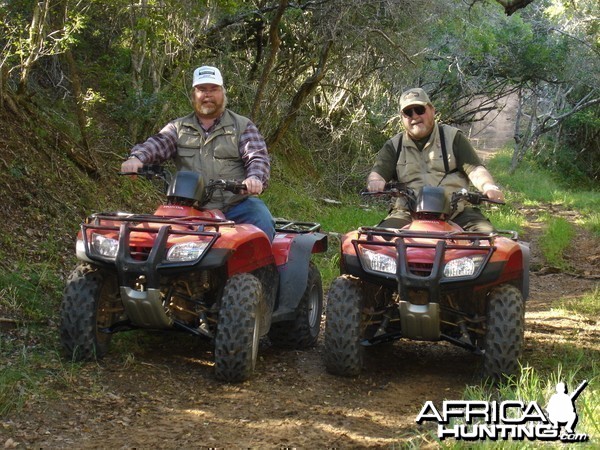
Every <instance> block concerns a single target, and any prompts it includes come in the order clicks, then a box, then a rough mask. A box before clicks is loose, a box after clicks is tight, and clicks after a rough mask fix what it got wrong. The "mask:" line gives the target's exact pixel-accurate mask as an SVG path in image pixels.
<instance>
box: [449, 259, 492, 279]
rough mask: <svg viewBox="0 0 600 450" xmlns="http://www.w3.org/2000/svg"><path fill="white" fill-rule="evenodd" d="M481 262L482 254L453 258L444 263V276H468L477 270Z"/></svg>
mask: <svg viewBox="0 0 600 450" xmlns="http://www.w3.org/2000/svg"><path fill="white" fill-rule="evenodd" d="M482 263H483V256H481V255H477V256H466V257H464V258H458V259H453V260H452V261H448V262H447V263H446V267H444V276H445V277H446V278H457V277H469V276H471V275H473V274H475V272H477V271H478V270H479V267H481V264H482Z"/></svg>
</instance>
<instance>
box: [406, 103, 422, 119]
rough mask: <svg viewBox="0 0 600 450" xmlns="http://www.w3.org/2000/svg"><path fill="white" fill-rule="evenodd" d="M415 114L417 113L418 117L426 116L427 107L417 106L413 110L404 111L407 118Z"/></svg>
mask: <svg viewBox="0 0 600 450" xmlns="http://www.w3.org/2000/svg"><path fill="white" fill-rule="evenodd" d="M413 112H414V113H417V115H418V116H422V115H423V114H425V106H423V105H417V106H413V107H412V108H405V109H403V110H402V114H404V115H405V116H406V117H412V116H413Z"/></svg>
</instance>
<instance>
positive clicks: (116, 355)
mask: <svg viewBox="0 0 600 450" xmlns="http://www.w3.org/2000/svg"><path fill="white" fill-rule="evenodd" d="M528 214H529V215H530V217H531V220H532V223H531V227H530V228H528V230H527V233H526V234H525V236H524V238H525V240H528V241H530V242H531V243H532V252H533V260H534V268H535V270H536V271H535V272H533V273H532V274H531V296H530V299H529V301H528V306H527V313H526V333H525V334H526V336H525V337H526V343H525V349H524V356H523V360H524V363H525V364H529V365H531V366H533V367H536V364H537V362H538V361H540V360H542V359H543V358H545V356H546V355H547V354H548V353H551V352H560V351H561V350H563V347H564V346H573V345H581V346H587V347H588V348H595V349H596V350H597V351H598V352H599V356H600V349H599V344H598V342H600V339H599V338H600V327H599V325H598V323H597V322H595V321H584V320H582V319H581V318H577V317H572V318H564V317H558V316H557V315H556V314H555V313H554V312H553V311H551V309H550V305H551V303H552V302H553V301H555V300H557V299H558V298H561V297H565V296H577V295H581V294H582V293H584V292H586V291H589V290H591V289H592V288H593V287H594V286H597V285H598V277H600V267H599V266H600V265H599V264H598V261H599V260H600V245H599V244H600V242H597V241H596V242H595V243H592V244H591V243H590V241H589V239H590V237H589V236H587V235H585V234H584V231H582V230H578V233H579V234H578V236H579V237H580V238H579V237H578V239H576V240H575V244H574V247H573V248H572V249H570V251H569V254H568V255H567V257H568V258H569V262H570V263H571V264H572V266H573V268H574V269H573V272H574V273H573V274H571V275H567V274H563V273H553V270H550V269H549V268H546V267H545V266H544V262H543V260H541V258H540V256H539V252H538V250H537V246H536V236H537V235H538V234H539V232H540V229H539V227H536V223H535V219H536V214H537V211H533V210H532V211H529V212H528ZM590 249H592V250H590ZM594 249H595V250H594ZM590 252H591V253H590ZM117 345H118V346H119V347H121V349H122V348H123V347H126V351H123V350H121V351H118V352H117V351H115V352H112V353H109V355H108V356H107V357H106V358H105V359H104V360H103V361H102V362H101V363H98V364H88V365H85V366H84V368H83V370H76V371H70V370H69V367H68V366H67V365H65V366H64V370H63V371H59V372H57V373H55V374H53V377H51V378H50V379H49V381H48V383H49V387H52V388H53V389H57V390H58V391H60V392H61V397H60V398H54V397H48V396H45V395H44V394H43V392H41V393H40V395H39V396H36V397H34V398H32V399H31V400H30V401H29V402H28V403H27V404H26V405H25V406H24V408H23V410H22V411H21V412H19V413H18V414H13V415H11V417H4V418H2V419H1V420H0V445H4V446H5V447H6V448H12V447H15V448H79V449H94V448H98V449H99V448H103V449H105V448H114V449H119V448H168V449H171V448H172V449H175V448H202V447H220V448H223V447H225V448H231V447H235V448H242V447H256V448H265V447H268V448H274V447H279V448H281V447H300V448H317V447H318V448H331V447H339V448H369V447H371V448H382V447H383V448H390V447H392V446H404V445H406V444H408V443H409V442H410V441H411V440H413V439H416V438H417V435H419V434H423V433H426V432H428V431H429V430H430V428H428V427H420V426H417V425H416V424H415V417H416V416H417V414H418V412H419V411H420V409H421V407H422V406H423V404H424V402H425V401H426V400H432V401H434V402H436V403H439V402H441V401H442V400H443V399H460V398H462V394H463V391H464V389H465V387H466V386H467V385H469V384H471V383H477V381H478V379H477V370H476V367H477V365H478V358H477V357H476V356H474V355H472V354H470V353H468V352H467V351H465V350H462V349H459V348H457V347H454V346H451V345H449V344H445V343H442V344H438V343H435V344H432V343H417V342H404V341H400V342H396V343H395V344H394V345H392V346H389V347H386V348H374V349H373V351H372V352H369V354H368V356H367V359H366V362H365V370H364V371H363V374H362V375H360V376H359V377H356V378H353V379H345V378H338V377H334V376H331V375H328V374H327V373H325V370H324V367H323V364H322V362H321V349H322V342H320V343H319V345H318V346H317V347H316V348H315V349H312V350H309V351H302V352H300V351H285V350H279V349H275V348H273V347H270V346H269V345H268V342H264V343H263V344H262V346H261V350H260V353H259V355H260V361H259V363H258V366H257V370H256V376H255V377H254V378H252V379H251V380H250V381H248V382H245V383H242V384H236V385H228V384H222V383H219V382H216V381H215V380H214V378H213V368H212V360H213V358H212V350H211V347H210V346H209V344H208V343H206V342H203V341H198V340H196V339H194V338H192V337H190V336H188V335H184V334H181V335H173V334H168V335H163V334H160V333H147V332H140V333H136V334H134V335H133V337H128V338H121V339H117ZM596 360H598V358H596ZM37 364H39V363H37ZM42 367H43V366H42ZM421 445H422V444H421ZM431 447H432V448H433V447H435V444H434V443H433V441H432V444H431Z"/></svg>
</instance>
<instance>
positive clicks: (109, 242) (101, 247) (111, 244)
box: [92, 233, 119, 258]
mask: <svg viewBox="0 0 600 450" xmlns="http://www.w3.org/2000/svg"><path fill="white" fill-rule="evenodd" d="M92 248H93V249H94V252H96V253H97V254H99V255H102V256H106V257H107V258H115V257H116V256H117V251H118V250H119V241H117V240H116V239H112V238H109V237H106V236H104V235H102V234H97V233H92Z"/></svg>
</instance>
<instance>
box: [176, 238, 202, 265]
mask: <svg viewBox="0 0 600 450" xmlns="http://www.w3.org/2000/svg"><path fill="white" fill-rule="evenodd" d="M207 247H208V242H184V243H182V244H175V245H174V246H173V247H171V248H170V249H169V252H168V253H167V260H168V261H178V262H184V261H193V260H195V259H198V258H200V256H202V253H204V251H205V250H206V248H207Z"/></svg>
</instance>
